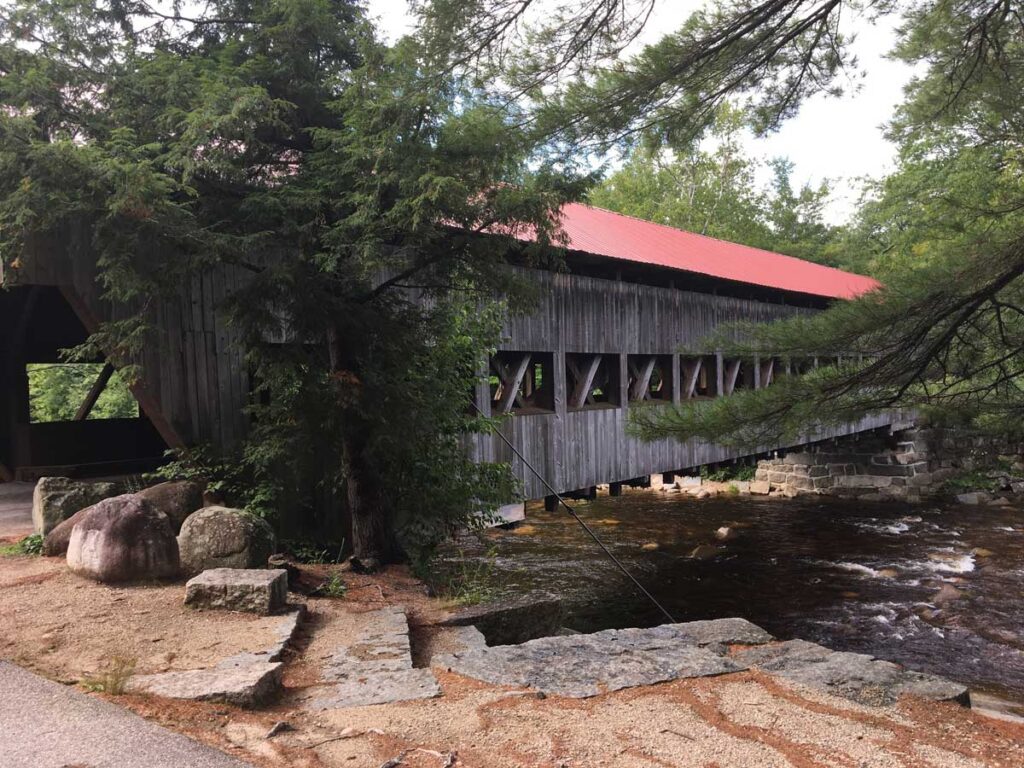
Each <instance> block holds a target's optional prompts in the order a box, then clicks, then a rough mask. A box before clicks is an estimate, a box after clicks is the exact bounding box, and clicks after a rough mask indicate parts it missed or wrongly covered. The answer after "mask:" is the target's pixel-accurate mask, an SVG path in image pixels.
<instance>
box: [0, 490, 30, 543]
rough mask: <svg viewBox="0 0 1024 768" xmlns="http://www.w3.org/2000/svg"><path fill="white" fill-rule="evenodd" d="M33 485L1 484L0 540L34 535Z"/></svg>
mask: <svg viewBox="0 0 1024 768" xmlns="http://www.w3.org/2000/svg"><path fill="white" fill-rule="evenodd" d="M34 488H35V485H34V484H33V483H0V539H7V538H12V539H13V538H17V537H20V536H27V535H28V534H30V533H32V490H33V489H34Z"/></svg>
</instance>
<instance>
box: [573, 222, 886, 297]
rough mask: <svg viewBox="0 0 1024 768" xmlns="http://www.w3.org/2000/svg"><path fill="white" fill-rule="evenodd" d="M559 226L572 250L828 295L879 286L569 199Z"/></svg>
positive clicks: (844, 294)
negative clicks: (572, 201) (570, 201)
mask: <svg viewBox="0 0 1024 768" xmlns="http://www.w3.org/2000/svg"><path fill="white" fill-rule="evenodd" d="M562 227H563V229H564V230H565V233H566V235H567V236H568V238H569V243H568V247H569V248H570V249H571V250H574V251H582V252H584V253H589V254H593V255H595V256H607V257H608V258H612V259H622V260H623V261H632V262H636V263H638V264H652V265H655V266H659V267H668V268H670V269H679V270H684V271H686V272H694V273H696V274H700V275H708V276H710V277H717V278H721V279H723V280H735V281H736V282H740V283H747V284H749V285H760V286H764V287H766V288H776V289H778V290H781V291H793V292H796V293H806V294H811V295H814V296H823V297H826V298H832V299H851V298H854V297H856V296H859V295H861V294H863V293H867V292H868V291H872V290H874V289H876V288H879V287H880V286H881V284H880V283H879V282H878V281H877V280H874V279H873V278H870V277H864V276H863V275H855V274H852V273H850V272H844V271H843V270H841V269H835V268H833V267H825V266H822V265H821V264H814V263H812V262H809V261H804V260H802V259H797V258H794V257H792V256H784V255H782V254H781V253H773V252H772V251H763V250H761V249H760V248H751V247H750V246H747V245H739V244H737V243H730V242H727V241H725V240H718V239H716V238H713V237H706V236H704V235H696V234H694V233H692V232H686V231H684V230H681V229H676V228H675V227H669V226H665V225H664V224H655V223H653V222H650V221H644V220H642V219H636V218H633V217H632V216H624V215H623V214H621V213H614V212H613V211H606V210H604V209H603V208H593V207H591V206H588V205H582V204H581V203H569V204H568V205H566V206H565V207H564V208H563V209H562Z"/></svg>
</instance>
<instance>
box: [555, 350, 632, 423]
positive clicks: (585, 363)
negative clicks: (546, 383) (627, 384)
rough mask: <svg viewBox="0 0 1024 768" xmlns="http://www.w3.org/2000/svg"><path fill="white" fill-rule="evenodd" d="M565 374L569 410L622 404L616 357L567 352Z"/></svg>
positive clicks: (617, 358) (617, 359)
mask: <svg viewBox="0 0 1024 768" xmlns="http://www.w3.org/2000/svg"><path fill="white" fill-rule="evenodd" d="M565 374H566V376H565V381H566V392H567V393H568V398H569V401H568V403H569V409H570V410H586V409H588V408H616V407H618V406H620V405H622V398H621V388H620V385H619V356H618V355H591V354H575V353H571V352H570V353H568V354H566V356H565Z"/></svg>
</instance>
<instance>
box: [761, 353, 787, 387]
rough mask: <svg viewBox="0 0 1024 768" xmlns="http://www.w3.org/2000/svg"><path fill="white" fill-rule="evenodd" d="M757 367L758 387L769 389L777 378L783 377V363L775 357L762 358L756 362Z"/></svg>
mask: <svg viewBox="0 0 1024 768" xmlns="http://www.w3.org/2000/svg"><path fill="white" fill-rule="evenodd" d="M757 364H758V367H759V369H760V370H759V371H758V372H759V373H760V376H759V378H758V382H759V384H758V386H760V387H762V388H764V387H770V386H771V385H772V384H774V383H775V380H776V378H777V377H779V376H781V375H783V363H782V361H781V360H780V359H779V358H777V357H767V358H765V357H762V358H761V359H760V360H758V363H757Z"/></svg>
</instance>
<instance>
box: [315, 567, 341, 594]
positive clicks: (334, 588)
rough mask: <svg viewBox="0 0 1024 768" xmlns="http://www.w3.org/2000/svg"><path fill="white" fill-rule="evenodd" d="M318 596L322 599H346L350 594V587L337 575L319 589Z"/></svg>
mask: <svg viewBox="0 0 1024 768" xmlns="http://www.w3.org/2000/svg"><path fill="white" fill-rule="evenodd" d="M316 594H317V595H319V596H321V597H344V596H345V595H347V594H348V586H347V585H346V584H345V582H344V581H342V579H341V576H339V575H338V574H336V573H335V574H333V575H332V576H331V578H329V579H328V580H327V581H325V582H324V583H323V584H321V585H320V586H319V587H317V589H316Z"/></svg>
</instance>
